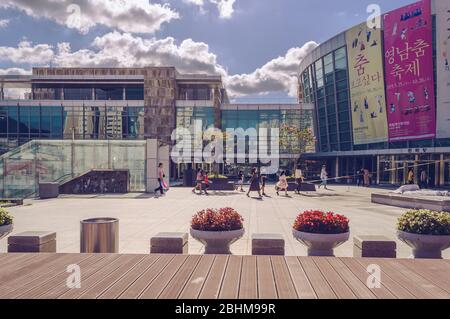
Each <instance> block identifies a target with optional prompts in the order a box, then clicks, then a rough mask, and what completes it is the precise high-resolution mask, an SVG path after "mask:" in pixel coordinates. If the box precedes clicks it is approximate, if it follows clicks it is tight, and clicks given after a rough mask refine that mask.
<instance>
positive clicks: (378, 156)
mask: <svg viewBox="0 0 450 319" xmlns="http://www.w3.org/2000/svg"><path fill="white" fill-rule="evenodd" d="M377 185H380V155H377Z"/></svg>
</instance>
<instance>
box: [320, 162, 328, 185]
mask: <svg viewBox="0 0 450 319" xmlns="http://www.w3.org/2000/svg"><path fill="white" fill-rule="evenodd" d="M320 179H321V180H322V184H320V185H319V188H321V187H322V186H324V188H325V189H328V188H327V183H328V172H327V167H326V166H325V165H324V166H322V171H321V172H320Z"/></svg>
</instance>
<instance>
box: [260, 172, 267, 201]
mask: <svg viewBox="0 0 450 319" xmlns="http://www.w3.org/2000/svg"><path fill="white" fill-rule="evenodd" d="M266 182H267V176H266V175H265V174H262V175H261V193H262V195H263V196H267V195H266Z"/></svg>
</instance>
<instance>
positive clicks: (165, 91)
mask: <svg viewBox="0 0 450 319" xmlns="http://www.w3.org/2000/svg"><path fill="white" fill-rule="evenodd" d="M0 88H1V91H0V92H1V94H0V154H4V153H6V152H9V151H12V150H14V149H16V148H18V147H20V146H21V145H24V144H26V143H28V142H30V141H33V140H39V141H42V140H73V141H78V140H83V141H84V140H102V141H105V140H106V141H107V140H110V141H117V140H119V141H136V140H146V139H158V140H160V141H161V142H163V143H166V144H169V145H172V143H173V141H172V140H171V135H172V132H173V130H174V129H175V128H187V129H192V128H193V125H194V122H195V121H196V120H201V121H202V129H203V130H206V129H207V128H209V127H215V128H219V129H226V128H243V129H244V130H246V129H247V128H255V129H257V130H258V129H259V128H261V127H262V128H271V127H276V128H278V127H280V126H282V125H290V126H295V127H299V128H307V127H311V126H312V119H313V106H312V104H307V103H304V104H302V105H300V104H283V105H278V104H270V105H268V104H231V103H230V101H229V98H228V96H227V91H226V90H225V88H224V86H223V83H222V79H221V77H220V76H209V75H189V74H180V73H179V72H177V70H176V69H175V68H173V67H149V68H34V69H33V71H32V75H30V76H10V75H9V76H0ZM311 151H314V149H311ZM280 153H281V154H280V156H281V164H282V166H284V167H286V168H287V167H292V163H293V162H294V161H295V160H296V158H295V154H292V152H291V151H290V150H289V149H287V148H285V149H281V150H280ZM188 165H190V167H192V168H195V167H198V166H203V167H205V168H207V169H211V166H210V164H208V163H204V162H201V163H195V164H194V165H191V164H178V165H175V164H173V165H172V167H171V176H172V177H174V178H181V177H182V173H183V171H184V169H185V168H186V167H187V166H188ZM252 165H254V164H252V163H249V161H248V160H247V164H236V163H227V165H220V167H219V169H220V172H221V173H226V174H229V175H234V174H236V173H237V172H236V171H237V170H238V169H245V168H248V169H249V168H250V167H251V166H252ZM84 167H85V166H84ZM8 173H9V174H13V173H14V172H11V171H8ZM42 174H44V173H42ZM40 178H43V176H40Z"/></svg>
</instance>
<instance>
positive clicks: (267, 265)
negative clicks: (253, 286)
mask: <svg viewBox="0 0 450 319" xmlns="http://www.w3.org/2000/svg"><path fill="white" fill-rule="evenodd" d="M256 264H257V267H258V297H259V298H260V299H277V298H278V294H277V287H276V285H275V278H274V275H273V269H272V262H271V260H270V257H269V256H258V257H257V259H256Z"/></svg>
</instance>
